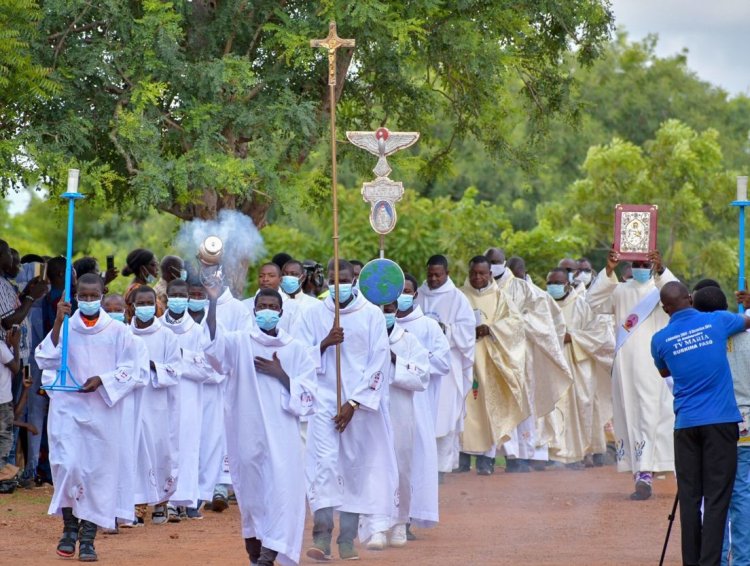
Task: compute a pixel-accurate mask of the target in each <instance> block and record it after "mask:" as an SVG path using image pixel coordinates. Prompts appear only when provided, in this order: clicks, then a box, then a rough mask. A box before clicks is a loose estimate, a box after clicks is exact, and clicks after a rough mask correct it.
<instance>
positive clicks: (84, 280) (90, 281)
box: [78, 273, 104, 291]
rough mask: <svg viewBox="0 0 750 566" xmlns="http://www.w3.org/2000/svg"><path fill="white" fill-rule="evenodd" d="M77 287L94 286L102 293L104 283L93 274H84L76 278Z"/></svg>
mask: <svg viewBox="0 0 750 566" xmlns="http://www.w3.org/2000/svg"><path fill="white" fill-rule="evenodd" d="M78 285H79V286H80V285H96V286H97V287H99V290H100V291H104V281H103V280H102V278H101V277H99V276H98V275H96V274H95V273H84V274H83V275H81V276H80V277H79V278H78Z"/></svg>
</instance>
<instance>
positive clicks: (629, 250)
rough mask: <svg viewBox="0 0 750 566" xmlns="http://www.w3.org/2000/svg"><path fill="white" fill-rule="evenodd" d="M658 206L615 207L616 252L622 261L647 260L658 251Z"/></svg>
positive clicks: (620, 205) (622, 205)
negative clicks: (653, 251)
mask: <svg viewBox="0 0 750 566" xmlns="http://www.w3.org/2000/svg"><path fill="white" fill-rule="evenodd" d="M656 218H657V206H656V205H628V204H618V205H617V206H616V207H615V238H614V243H615V250H617V251H618V252H619V254H620V259H622V260H628V261H633V260H636V261H638V260H646V259H648V254H649V252H651V251H652V250H655V249H656Z"/></svg>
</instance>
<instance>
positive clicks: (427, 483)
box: [397, 306, 450, 528]
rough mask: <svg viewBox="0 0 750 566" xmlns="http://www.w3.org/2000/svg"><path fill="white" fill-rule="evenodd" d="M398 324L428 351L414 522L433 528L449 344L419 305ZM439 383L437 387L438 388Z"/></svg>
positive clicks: (417, 412)
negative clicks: (438, 428)
mask: <svg viewBox="0 0 750 566" xmlns="http://www.w3.org/2000/svg"><path fill="white" fill-rule="evenodd" d="M397 322H398V325H399V326H401V327H402V328H403V329H404V330H407V331H408V332H409V333H410V334H411V335H412V336H415V337H416V338H417V339H418V340H419V342H420V343H421V344H422V347H423V348H425V349H426V350H427V351H428V352H429V358H430V381H429V386H428V388H427V390H426V391H415V392H414V407H415V409H414V417H415V418H414V424H415V431H414V432H415V435H414V457H413V459H412V478H411V486H412V495H411V510H410V514H411V519H412V523H413V524H414V525H416V526H418V527H423V528H426V527H434V526H435V525H436V524H437V523H438V520H439V518H440V515H439V500H438V459H437V444H436V443H435V438H436V437H435V423H436V422H437V409H438V392H439V391H440V387H439V386H440V380H441V379H443V377H444V376H446V375H448V372H449V371H450V344H448V339H447V338H446V337H445V334H443V331H442V329H441V328H440V325H439V324H438V323H437V322H436V321H435V320H434V319H432V318H430V317H429V316H425V315H424V313H423V312H422V309H421V308H420V307H419V306H415V307H414V308H413V310H412V312H410V313H409V314H407V315H406V316H404V317H403V318H399V319H398V321H397ZM435 384H437V386H435Z"/></svg>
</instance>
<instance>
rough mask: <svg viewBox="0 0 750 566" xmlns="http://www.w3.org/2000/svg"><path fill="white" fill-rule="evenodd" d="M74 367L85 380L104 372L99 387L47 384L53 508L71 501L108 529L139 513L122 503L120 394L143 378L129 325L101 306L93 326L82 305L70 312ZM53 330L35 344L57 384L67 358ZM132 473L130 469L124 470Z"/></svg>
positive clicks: (45, 380)
mask: <svg viewBox="0 0 750 566" xmlns="http://www.w3.org/2000/svg"><path fill="white" fill-rule="evenodd" d="M69 332H70V333H69V335H68V346H69V347H68V368H69V370H70V374H71V375H72V376H73V377H74V378H75V379H76V381H78V383H79V384H81V385H82V384H83V383H85V382H86V380H87V379H88V378H89V377H93V376H99V377H100V378H101V380H102V385H101V386H100V387H99V388H98V389H97V390H96V391H95V392H93V393H79V392H77V391H73V392H68V391H48V395H49V397H50V404H49V416H48V421H47V434H48V436H49V455H50V465H51V468H52V480H53V482H54V485H55V491H54V493H53V495H52V501H51V502H50V506H49V513H50V514H51V515H62V509H63V508H64V507H71V508H72V509H73V514H74V515H75V516H76V517H78V518H79V519H82V520H85V521H91V522H92V523H96V524H97V525H99V526H100V527H103V528H106V529H113V528H115V517H117V516H121V517H129V518H132V517H133V510H132V508H131V509H130V510H125V509H118V503H119V501H118V493H117V487H118V484H119V482H120V478H121V475H122V467H123V466H126V465H127V462H121V460H120V458H121V455H122V450H121V447H120V442H121V441H122V439H123V437H125V438H127V437H128V436H129V433H130V431H128V430H124V428H123V423H124V422H125V417H124V415H123V410H124V405H123V403H122V402H121V401H122V400H124V399H126V398H127V397H128V396H129V395H131V394H132V391H133V389H134V388H136V387H138V386H139V385H142V384H141V383H140V375H139V369H138V361H137V359H136V357H137V352H136V344H135V342H134V341H133V337H132V335H131V334H130V332H129V331H128V328H127V327H126V326H125V325H123V324H118V323H117V321H115V320H112V319H111V318H110V317H109V315H108V314H107V313H106V312H104V311H100V313H99V318H98V320H97V321H96V324H95V325H94V326H92V327H87V326H86V325H85V324H84V323H83V321H82V320H81V316H80V314H79V313H78V312H75V313H73V314H72V315H71V317H70V322H69ZM51 336H52V333H50V334H48V335H47V337H46V338H45V339H44V340H43V341H42V343H41V344H39V346H38V347H37V349H36V352H35V358H36V362H37V364H38V365H39V368H40V369H42V370H46V371H44V372H43V374H42V384H43V385H52V384H53V383H54V381H55V379H56V378H57V370H58V369H60V366H61V362H62V339H61V340H60V341H58V344H57V346H54V345H53V344H52V337H51ZM126 473H127V472H126Z"/></svg>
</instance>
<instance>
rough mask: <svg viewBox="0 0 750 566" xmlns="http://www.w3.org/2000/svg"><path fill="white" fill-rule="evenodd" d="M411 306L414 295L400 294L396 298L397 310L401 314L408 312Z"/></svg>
mask: <svg viewBox="0 0 750 566" xmlns="http://www.w3.org/2000/svg"><path fill="white" fill-rule="evenodd" d="M413 304H414V295H407V294H406V293H401V294H400V295H399V296H398V310H400V311H401V312H403V311H408V310H409V309H410V308H411V306H412V305H413Z"/></svg>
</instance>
